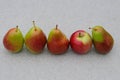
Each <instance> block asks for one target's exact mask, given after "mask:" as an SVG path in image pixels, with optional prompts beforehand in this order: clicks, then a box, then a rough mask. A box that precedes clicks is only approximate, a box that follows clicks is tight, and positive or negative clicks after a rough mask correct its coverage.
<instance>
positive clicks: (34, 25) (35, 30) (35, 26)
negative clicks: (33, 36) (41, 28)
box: [33, 21, 37, 31]
mask: <svg viewBox="0 0 120 80" xmlns="http://www.w3.org/2000/svg"><path fill="white" fill-rule="evenodd" d="M33 26H34V28H35V31H36V30H37V29H36V26H35V21H33Z"/></svg>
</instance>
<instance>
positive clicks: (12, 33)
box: [3, 26, 24, 53]
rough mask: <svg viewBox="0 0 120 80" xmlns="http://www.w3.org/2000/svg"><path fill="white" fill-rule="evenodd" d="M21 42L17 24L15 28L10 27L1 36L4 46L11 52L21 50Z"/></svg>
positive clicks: (22, 40)
mask: <svg viewBox="0 0 120 80" xmlns="http://www.w3.org/2000/svg"><path fill="white" fill-rule="evenodd" d="M23 44H24V38H23V35H22V33H21V31H20V29H19V28H18V26H16V28H12V29H10V30H9V31H8V32H7V33H6V34H5V36H4V38H3V45H4V47H5V48H6V49H7V50H8V51H10V52H13V53H17V52H19V51H21V50H22V48H23Z"/></svg>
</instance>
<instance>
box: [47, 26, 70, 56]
mask: <svg viewBox="0 0 120 80" xmlns="http://www.w3.org/2000/svg"><path fill="white" fill-rule="evenodd" d="M47 47H48V50H49V51H50V52H51V53H52V54H63V53H65V52H66V51H67V50H68V48H69V40H68V39H67V37H66V36H65V35H64V34H63V33H62V32H61V31H60V29H58V25H56V28H54V29H52V30H51V31H50V33H49V36H48V41H47Z"/></svg>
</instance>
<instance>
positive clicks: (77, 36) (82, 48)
mask: <svg viewBox="0 0 120 80" xmlns="http://www.w3.org/2000/svg"><path fill="white" fill-rule="evenodd" d="M70 45H71V48H72V50H73V51H74V52H76V53H77V54H86V53H87V52H88V51H90V49H91V47H92V39H91V36H90V35H89V34H88V33H87V32H85V31H84V30H78V31H76V32H74V33H73V34H72V35H71V37H70Z"/></svg>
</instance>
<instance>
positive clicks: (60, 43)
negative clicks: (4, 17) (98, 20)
mask: <svg viewBox="0 0 120 80" xmlns="http://www.w3.org/2000/svg"><path fill="white" fill-rule="evenodd" d="M90 29H91V30H92V37H91V36H90V35H89V33H87V32H86V31H84V30H78V31H75V32H74V33H73V34H72V35H71V37H70V40H68V39H67V37H66V36H65V34H63V32H62V31H61V30H60V29H58V25H56V27H55V28H54V29H52V30H51V31H50V33H49V36H48V39H47V38H46V36H45V34H44V32H43V31H42V30H41V29H40V28H39V27H38V26H36V25H35V22H34V21H33V27H32V28H31V29H30V30H29V31H28V33H27V34H26V36H25V38H24V37H23V35H22V32H21V31H20V29H19V28H18V26H17V27H16V28H12V29H10V30H9V31H8V32H7V33H6V34H5V36H4V38H3V44H4V47H5V48H6V49H7V50H8V51H10V52H12V53H18V52H20V51H21V50H22V48H23V45H24V43H25V45H26V48H27V49H28V51H30V52H31V53H34V54H39V53H41V51H43V49H44V47H45V45H46V44H47V48H48V50H49V51H50V53H52V54H63V53H65V52H66V51H67V50H68V48H69V45H70V46H71V48H72V50H73V51H74V52H75V53H77V54H86V53H88V52H89V51H90V49H91V47H92V44H93V45H94V47H95V49H96V51H97V52H98V53H101V54H107V53H109V51H110V50H111V49H112V47H113V44H114V40H113V38H112V36H111V35H110V34H109V33H108V32H107V31H106V30H105V29H104V28H103V27H102V26H95V27H93V28H90Z"/></svg>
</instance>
